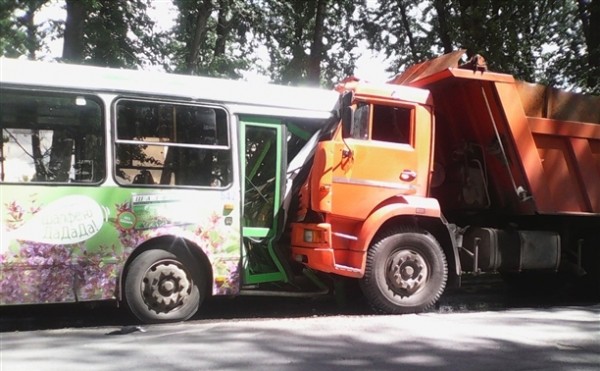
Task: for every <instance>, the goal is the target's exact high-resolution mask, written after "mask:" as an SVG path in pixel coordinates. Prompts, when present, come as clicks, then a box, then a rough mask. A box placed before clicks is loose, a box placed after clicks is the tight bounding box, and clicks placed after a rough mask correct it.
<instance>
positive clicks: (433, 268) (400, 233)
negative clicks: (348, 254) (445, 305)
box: [360, 229, 448, 314]
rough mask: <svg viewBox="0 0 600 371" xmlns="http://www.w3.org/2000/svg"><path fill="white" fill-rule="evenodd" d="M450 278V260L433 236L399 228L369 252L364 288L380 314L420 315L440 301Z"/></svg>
mask: <svg viewBox="0 0 600 371" xmlns="http://www.w3.org/2000/svg"><path fill="white" fill-rule="evenodd" d="M447 278H448V267H447V263H446V257H445V255H444V253H443V251H442V249H441V247H440V245H439V243H438V242H437V241H436V239H435V238H434V237H433V236H432V235H431V234H429V233H427V232H424V231H420V230H417V229H397V230H391V231H389V232H388V233H385V234H384V235H382V236H380V238H379V239H378V240H377V241H376V242H375V243H374V244H373V245H372V246H371V248H370V249H369V252H368V254H367V265H366V269H365V275H364V277H363V278H362V279H361V280H360V286H361V289H362V291H363V293H364V295H365V297H366V298H367V300H368V302H369V303H370V304H371V307H372V308H373V309H374V310H375V311H377V312H380V313H389V314H406V313H419V312H423V311H425V310H427V309H429V308H430V307H431V306H433V305H434V304H435V303H436V302H437V300H438V299H439V298H440V296H441V295H442V293H443V292H444V289H445V287H446V281H447Z"/></svg>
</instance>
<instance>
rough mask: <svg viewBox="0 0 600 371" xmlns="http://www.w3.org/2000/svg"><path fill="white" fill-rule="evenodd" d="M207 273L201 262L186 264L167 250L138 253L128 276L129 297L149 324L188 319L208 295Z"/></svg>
mask: <svg viewBox="0 0 600 371" xmlns="http://www.w3.org/2000/svg"><path fill="white" fill-rule="evenodd" d="M205 287H206V285H205V281H204V276H203V275H202V274H201V272H199V269H198V268H197V264H193V263H192V264H190V263H188V262H186V263H184V262H183V260H182V259H180V258H179V257H178V256H177V255H175V254H173V253H170V252H168V251H165V250H159V249H156V250H148V251H145V252H143V253H141V254H140V255H139V256H137V257H136V258H135V259H134V260H133V262H132V263H131V265H130V266H129V269H128V270H127V275H126V277H125V288H124V292H125V299H126V301H127V305H128V306H129V309H130V310H131V312H132V313H133V314H134V315H135V316H136V317H137V318H139V319H140V320H141V321H143V322H145V323H161V322H176V321H184V320H186V319H188V318H190V317H191V316H193V315H194V314H195V313H196V311H197V310H198V308H199V306H200V303H201V301H202V299H204V295H205V293H204V292H205Z"/></svg>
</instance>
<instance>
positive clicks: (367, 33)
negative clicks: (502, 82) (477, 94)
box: [0, 0, 600, 94]
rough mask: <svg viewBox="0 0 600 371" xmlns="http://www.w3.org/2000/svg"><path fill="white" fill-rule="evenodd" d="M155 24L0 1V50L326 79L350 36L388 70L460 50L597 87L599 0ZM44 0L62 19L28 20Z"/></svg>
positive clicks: (330, 8) (400, 3)
mask: <svg viewBox="0 0 600 371" xmlns="http://www.w3.org/2000/svg"><path fill="white" fill-rule="evenodd" d="M172 2H173V9H174V16H175V18H176V19H175V24H174V26H173V27H172V28H171V29H165V28H164V27H163V29H162V30H161V31H160V32H159V31H157V25H156V24H155V22H154V21H153V20H152V19H151V18H150V17H149V16H148V14H149V13H148V10H149V9H150V7H152V6H153V5H156V3H155V2H153V1H152V0H1V4H2V6H1V7H0V53H1V54H2V55H5V56H10V57H19V56H27V57H29V58H32V59H35V58H37V57H39V55H43V54H44V53H45V52H46V49H45V48H47V46H46V45H45V44H44V42H47V40H48V39H50V38H61V37H64V39H65V55H64V59H65V60H69V61H73V62H81V63H88V64H95V65H106V66H113V67H133V68H135V67H140V66H144V65H153V66H156V65H162V66H163V68H164V69H165V70H167V71H176V72H184V73H191V74H202V75H208V76H218V77H228V78H242V77H243V76H244V75H245V74H246V73H247V72H248V71H255V72H256V71H258V72H261V73H264V74H268V75H269V77H270V79H271V80H272V81H275V82H278V83H283V84H292V85H294V84H312V85H322V86H323V85H331V84H333V83H335V82H336V81H339V80H340V79H342V78H343V77H345V76H347V75H351V74H353V72H354V66H355V61H356V59H357V57H359V55H358V53H359V51H360V49H359V48H358V45H359V42H360V43H362V44H364V43H366V44H367V45H368V47H369V48H371V49H372V50H374V51H378V52H381V53H382V54H384V55H385V56H386V57H387V58H388V60H389V61H391V63H390V66H389V69H388V71H389V72H392V73H397V72H400V71H401V70H403V69H405V68H406V67H408V66H409V65H411V64H414V63H418V62H421V61H423V60H426V59H428V58H431V57H434V56H437V55H440V54H442V53H446V52H450V51H453V50H456V49H458V48H466V49H467V50H468V52H469V54H475V53H478V54H481V55H483V56H484V57H485V58H486V60H487V62H488V66H489V68H490V69H491V70H494V71H500V72H506V73H510V74H513V75H515V76H516V77H517V78H519V79H523V80H528V81H534V82H541V83H547V84H550V85H553V86H556V87H562V88H568V89H574V90H580V91H586V92H592V93H594V92H595V93H596V94H598V93H600V33H599V32H598V30H599V29H600V24H599V23H600V0H539V1H513V0H424V1H421V0H361V1H355V0H193V1H192V0H172ZM48 4H55V5H56V4H59V5H60V4H62V5H63V6H65V8H66V9H67V10H68V13H69V15H70V18H69V16H68V17H67V20H66V21H59V22H55V23H51V24H40V23H36V22H34V16H35V15H36V14H37V13H38V12H40V11H42V10H43V9H44V7H45V6H46V5H48Z"/></svg>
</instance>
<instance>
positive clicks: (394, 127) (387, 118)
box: [371, 105, 413, 144]
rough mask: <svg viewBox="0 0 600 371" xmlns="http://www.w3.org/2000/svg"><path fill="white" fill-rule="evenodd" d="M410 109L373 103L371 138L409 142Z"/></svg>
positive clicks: (410, 135)
mask: <svg viewBox="0 0 600 371" xmlns="http://www.w3.org/2000/svg"><path fill="white" fill-rule="evenodd" d="M412 111H413V110H412V109H410V108H405V107H394V106H384V105H374V106H373V128H372V132H371V139H372V140H380V141H384V142H393V143H403V144H411V139H412V134H411V121H412V116H413V115H412Z"/></svg>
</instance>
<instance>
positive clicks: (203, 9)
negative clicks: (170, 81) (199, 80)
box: [185, 0, 213, 74]
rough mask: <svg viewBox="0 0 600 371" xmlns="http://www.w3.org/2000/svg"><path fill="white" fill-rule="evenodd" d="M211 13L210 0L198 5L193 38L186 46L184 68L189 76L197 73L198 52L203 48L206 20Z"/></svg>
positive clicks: (211, 5) (206, 26)
mask: <svg viewBox="0 0 600 371" xmlns="http://www.w3.org/2000/svg"><path fill="white" fill-rule="evenodd" d="M212 11H213V3H212V0H204V1H203V2H201V3H200V4H198V10H197V14H196V17H195V20H194V24H193V25H192V26H193V29H194V37H193V38H192V40H191V42H190V43H189V44H188V47H187V50H188V54H187V56H186V59H185V68H186V70H187V71H188V73H190V74H194V73H196V72H197V61H198V58H199V56H200V50H202V47H203V46H204V42H205V40H206V33H207V32H208V30H207V28H208V20H209V18H210V15H211V12H212Z"/></svg>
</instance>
